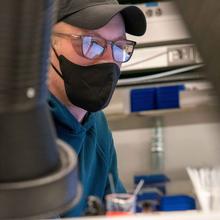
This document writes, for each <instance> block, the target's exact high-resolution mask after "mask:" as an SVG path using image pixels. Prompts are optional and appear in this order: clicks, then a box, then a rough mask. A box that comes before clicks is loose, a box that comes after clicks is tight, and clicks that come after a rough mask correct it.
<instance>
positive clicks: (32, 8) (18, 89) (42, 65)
mask: <svg viewBox="0 0 220 220" xmlns="http://www.w3.org/2000/svg"><path fill="white" fill-rule="evenodd" d="M55 3H56V1H55V0H37V1H36V0H19V1H17V0H7V1H2V2H1V6H0V48H1V50H0V207H1V208H0V219H14V218H20V219H25V218H31V216H34V217H36V216H41V217H43V216H46V217H49V216H51V217H53V216H54V215H57V214H59V213H60V212H63V211H64V210H66V209H67V208H69V207H70V206H71V205H73V203H74V202H73V201H74V198H75V197H76V195H77V185H78V184H77V181H76V179H77V169H76V162H74V161H72V160H76V157H70V155H69V153H68V152H70V151H71V149H67V148H68V147H64V148H63V147H62V146H63V144H57V142H56V135H55V131H54V128H53V124H52V120H51V117H50V114H49V110H48V107H47V102H46V100H47V95H48V92H47V85H46V80H47V71H48V60H49V59H48V58H49V48H50V36H51V29H52V25H53V20H54V19H53V17H54V16H55V13H54V9H55ZM63 155H66V156H65V157H64V156H63ZM70 186H71V187H70ZM47 192H48V195H47ZM47 196H49V197H48V198H47ZM50 197H51V198H50ZM45 198H46V199H45ZM22 200H23V202H22ZM24 200H27V201H26V202H24Z"/></svg>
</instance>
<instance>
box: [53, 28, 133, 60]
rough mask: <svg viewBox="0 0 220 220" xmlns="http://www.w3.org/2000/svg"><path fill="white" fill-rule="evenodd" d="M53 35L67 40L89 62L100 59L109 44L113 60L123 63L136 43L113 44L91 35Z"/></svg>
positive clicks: (118, 41) (122, 42)
mask: <svg viewBox="0 0 220 220" xmlns="http://www.w3.org/2000/svg"><path fill="white" fill-rule="evenodd" d="M53 34H54V35H55V36H58V37H67V38H69V39H70V40H71V43H72V46H73V47H74V49H75V51H76V52H77V54H78V55H80V56H83V57H85V58H87V59H90V60H93V59H96V58H99V57H101V56H102V55H103V54H104V53H105V50H106V49H107V46H108V44H109V45H111V49H112V57H113V59H114V60H115V61H116V62H118V63H125V62H127V61H128V60H129V59H130V58H131V56H132V54H133V51H134V47H135V45H136V42H134V41H131V40H117V41H114V42H113V41H109V40H105V39H103V38H101V37H98V36H91V35H75V34H66V33H59V32H54V33H53Z"/></svg>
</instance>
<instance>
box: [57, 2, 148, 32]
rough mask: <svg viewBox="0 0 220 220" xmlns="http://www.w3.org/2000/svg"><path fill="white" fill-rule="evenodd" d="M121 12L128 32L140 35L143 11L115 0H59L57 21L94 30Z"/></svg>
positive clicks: (144, 26)
mask: <svg viewBox="0 0 220 220" xmlns="http://www.w3.org/2000/svg"><path fill="white" fill-rule="evenodd" d="M118 13H121V15H122V17H123V19H124V23H125V29H126V32H127V33H128V34H132V35H136V36H141V35H143V34H144V33H145V31H146V27H147V24H146V18H145V15H144V13H143V12H142V11H141V9H139V8H138V7H136V6H134V5H120V4H119V3H118V1H117V0H59V3H58V17H57V22H60V21H63V22H66V23H67V24H70V25H73V26H76V27H79V28H83V29H88V30H94V29H98V28H101V27H102V26H104V25H105V24H107V23H108V22H109V21H110V20H111V19H112V17H114V16H115V15H116V14H118Z"/></svg>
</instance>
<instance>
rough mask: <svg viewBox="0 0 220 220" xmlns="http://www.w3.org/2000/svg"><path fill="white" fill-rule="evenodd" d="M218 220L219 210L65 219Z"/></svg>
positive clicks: (219, 217)
mask: <svg viewBox="0 0 220 220" xmlns="http://www.w3.org/2000/svg"><path fill="white" fill-rule="evenodd" d="M70 219H72V220H107V219H114V220H220V210H219V211H218V212H210V213H204V212H199V211H184V212H164V213H162V212H160V213H159V212H158V213H154V214H137V215H132V216H117V217H97V216H96V217H81V218H67V219H66V218H65V220H70Z"/></svg>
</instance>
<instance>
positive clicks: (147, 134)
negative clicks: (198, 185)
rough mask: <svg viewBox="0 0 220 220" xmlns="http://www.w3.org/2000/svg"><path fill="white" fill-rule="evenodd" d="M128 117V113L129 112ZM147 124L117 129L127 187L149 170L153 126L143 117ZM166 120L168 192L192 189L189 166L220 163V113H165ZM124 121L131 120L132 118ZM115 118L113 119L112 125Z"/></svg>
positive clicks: (114, 132)
mask: <svg viewBox="0 0 220 220" xmlns="http://www.w3.org/2000/svg"><path fill="white" fill-rule="evenodd" d="M128 118H129V116H128ZM143 120H145V123H146V128H140V129H139V128H135V129H128V130H126V129H123V130H114V131H113V136H114V140H115V146H116V151H117V154H118V167H119V173H120V176H121V179H122V181H123V182H124V184H125V186H126V188H127V189H128V190H132V188H133V176H134V175H135V174H149V173H150V166H149V164H150V146H151V145H150V143H151V138H152V135H153V127H149V126H147V123H148V121H149V123H152V121H150V119H149V118H147V117H143V118H142V123H143ZM163 121H164V128H163V134H164V147H165V173H166V174H167V175H168V176H169V177H170V178H171V183H170V184H169V186H168V192H169V193H192V187H191V183H190V181H189V178H188V176H187V174H186V172H185V167H186V166H189V165H190V166H207V165H216V164H219V163H220V159H219V158H220V144H219V143H220V124H219V123H218V114H217V113H216V112H215V111H211V110H207V109H202V108H201V109H199V108H198V109H195V110H193V111H180V112H173V113H170V114H166V115H165V116H164V117H163ZM123 123H125V125H124V126H125V127H126V123H129V119H127V120H125V121H124V122H123ZM113 124H114V122H113V123H112V122H110V126H111V127H114V126H113Z"/></svg>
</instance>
